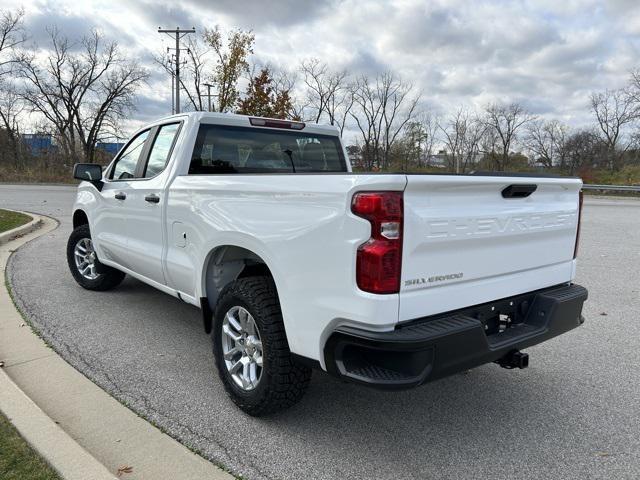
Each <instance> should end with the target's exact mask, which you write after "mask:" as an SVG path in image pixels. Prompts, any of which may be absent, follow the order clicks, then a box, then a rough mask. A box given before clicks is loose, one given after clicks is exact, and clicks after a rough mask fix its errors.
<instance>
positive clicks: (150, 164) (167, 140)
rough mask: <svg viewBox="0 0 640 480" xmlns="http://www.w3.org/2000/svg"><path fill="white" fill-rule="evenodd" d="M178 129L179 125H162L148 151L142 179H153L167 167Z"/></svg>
mask: <svg viewBox="0 0 640 480" xmlns="http://www.w3.org/2000/svg"><path fill="white" fill-rule="evenodd" d="M179 129H180V124H179V123H170V124H168V125H162V126H161V127H160V128H159V129H158V133H157V134H156V138H155V139H154V140H153V146H152V147H151V150H150V151H149V159H148V160H147V165H146V166H145V170H144V178H151V177H155V176H156V175H158V174H159V173H160V172H162V171H163V170H164V168H165V167H166V166H167V161H168V160H169V156H170V155H171V151H172V150H173V144H174V142H175V139H176V135H177V133H178V130H179Z"/></svg>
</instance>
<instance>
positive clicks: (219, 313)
mask: <svg viewBox="0 0 640 480" xmlns="http://www.w3.org/2000/svg"><path fill="white" fill-rule="evenodd" d="M211 338H212V341H213V354H214V358H215V362H216V366H217V369H218V374H219V376H220V379H221V380H222V383H223V385H224V388H225V390H226V391H227V394H228V395H229V396H230V397H231V399H232V400H233V402H234V403H235V404H236V405H237V406H238V407H240V408H241V409H242V410H243V411H245V412H246V413H248V414H249V415H252V416H261V415H266V414H269V413H274V412H277V411H280V410H283V409H285V408H289V407H291V406H292V405H294V404H296V403H297V402H298V401H300V399H301V398H302V396H303V395H304V393H305V391H306V390H307V387H308V385H309V380H310V379H311V369H310V368H308V367H305V366H302V365H299V364H297V363H296V362H295V361H294V360H293V358H292V355H291V351H290V350H289V344H288V342H287V337H286V334H285V330H284V323H283V322H282V312H281V310H280V303H279V301H278V295H277V292H276V289H275V285H274V284H273V280H272V279H270V278H268V277H245V278H241V279H238V280H236V281H234V282H231V283H230V284H229V285H228V286H227V287H225V289H224V290H223V291H222V293H221V294H220V297H219V300H218V304H217V305H216V309H215V314H214V328H213V331H212V334H211Z"/></svg>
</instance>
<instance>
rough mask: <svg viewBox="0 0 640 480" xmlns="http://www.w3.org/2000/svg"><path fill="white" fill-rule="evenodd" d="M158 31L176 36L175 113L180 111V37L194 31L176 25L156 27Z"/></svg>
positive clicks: (194, 31)
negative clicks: (172, 27)
mask: <svg viewBox="0 0 640 480" xmlns="http://www.w3.org/2000/svg"><path fill="white" fill-rule="evenodd" d="M158 33H166V34H167V35H169V36H174V35H175V38H176V70H175V72H176V79H175V89H176V94H175V100H174V102H175V113H180V39H181V38H182V37H184V36H185V35H187V34H189V33H196V29H195V28H193V27H192V28H189V29H182V30H181V29H180V27H176V28H175V29H163V28H160V27H158Z"/></svg>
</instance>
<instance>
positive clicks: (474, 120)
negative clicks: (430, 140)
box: [439, 107, 487, 173]
mask: <svg viewBox="0 0 640 480" xmlns="http://www.w3.org/2000/svg"><path fill="white" fill-rule="evenodd" d="M439 128H440V130H441V132H442V134H443V138H444V143H445V146H446V150H447V158H448V159H449V168H450V169H452V170H454V171H455V172H456V173H465V172H466V171H467V169H468V168H469V167H471V166H472V165H474V164H475V163H476V160H477V158H478V156H479V154H480V143H481V141H482V139H483V137H484V134H485V130H486V129H487V127H486V125H485V123H484V122H483V121H482V120H481V119H480V118H478V116H477V115H476V114H475V113H473V112H470V111H469V110H466V109H465V108H463V107H460V108H459V109H458V110H457V111H456V113H455V114H454V115H452V116H451V117H449V118H448V119H447V120H446V121H445V123H444V124H439Z"/></svg>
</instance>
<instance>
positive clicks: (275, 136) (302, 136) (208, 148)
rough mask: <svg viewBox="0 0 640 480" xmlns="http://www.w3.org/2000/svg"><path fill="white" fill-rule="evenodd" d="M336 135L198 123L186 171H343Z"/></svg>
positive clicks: (341, 154) (198, 172) (345, 168)
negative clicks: (196, 134)
mask: <svg viewBox="0 0 640 480" xmlns="http://www.w3.org/2000/svg"><path fill="white" fill-rule="evenodd" d="M346 171H347V167H346V165H345V160H344V155H343V153H342V146H341V144H340V140H339V138H338V137H336V136H331V135H319V134H314V133H305V132H302V131H290V132H289V131H282V130H271V129H267V128H247V127H229V126H221V125H206V124H201V125H200V129H199V130H198V138H197V140H196V144H195V147H194V149H193V155H192V156H191V164H190V166H189V174H192V175H194V174H195V175H197V174H219V173H310V172H346Z"/></svg>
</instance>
